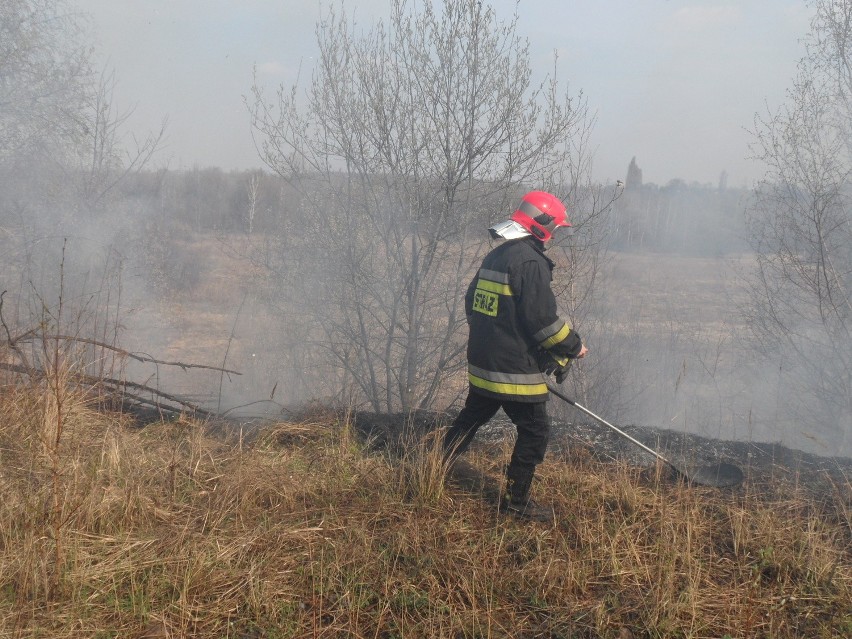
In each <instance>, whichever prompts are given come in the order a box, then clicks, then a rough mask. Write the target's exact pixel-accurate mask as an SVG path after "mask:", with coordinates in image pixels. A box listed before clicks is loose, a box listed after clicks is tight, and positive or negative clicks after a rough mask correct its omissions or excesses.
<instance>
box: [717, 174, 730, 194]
mask: <svg viewBox="0 0 852 639" xmlns="http://www.w3.org/2000/svg"><path fill="white" fill-rule="evenodd" d="M727 188H728V172H727V171H722V174H721V175H720V176H719V190H720V191H724V190H725V189H727Z"/></svg>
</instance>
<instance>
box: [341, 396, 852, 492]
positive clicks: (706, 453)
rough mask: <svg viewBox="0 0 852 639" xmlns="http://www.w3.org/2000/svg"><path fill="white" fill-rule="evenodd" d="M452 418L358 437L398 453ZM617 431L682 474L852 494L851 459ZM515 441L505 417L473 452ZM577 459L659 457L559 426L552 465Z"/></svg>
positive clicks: (368, 427)
mask: <svg viewBox="0 0 852 639" xmlns="http://www.w3.org/2000/svg"><path fill="white" fill-rule="evenodd" d="M452 418H453V415H448V414H442V413H432V412H415V413H412V414H411V415H406V414H376V413H367V412H361V413H356V414H355V415H354V423H355V428H356V431H357V432H358V433H359V434H360V436H361V437H362V438H363V439H364V441H366V442H368V443H369V444H370V445H371V446H372V447H374V448H377V449H385V448H386V449H390V450H392V451H393V450H400V449H403V448H405V447H406V446H407V445H410V442H412V441H416V439H417V438H418V437H421V436H423V435H425V434H427V433H429V432H432V431H434V430H436V429H439V428H443V427H446V426H447V425H449V424H450V423H451V422H452ZM618 427H619V428H620V429H621V430H622V431H624V432H625V433H627V434H628V435H630V436H631V437H633V438H634V439H637V440H638V441H640V442H642V443H643V444H645V445H646V446H648V447H650V448H652V449H653V450H656V451H657V452H659V453H660V454H662V455H663V456H664V457H666V458H667V459H668V460H669V461H671V462H672V463H673V464H675V465H676V466H677V467H678V468H689V467H692V466H700V465H702V464H716V463H729V464H734V465H736V466H738V467H739V468H740V469H741V470H742V471H743V473H744V475H745V481H746V482H747V483H749V484H752V485H768V484H770V483H775V484H778V483H784V484H792V485H796V486H802V487H806V488H809V489H810V490H814V491H821V490H824V489H825V490H840V491H841V492H846V493H852V459H850V458H847V457H822V456H818V455H814V454H811V453H807V452H803V451H799V450H794V449H791V448H787V447H785V446H783V445H781V444H779V443H759V442H745V441H724V440H716V439H710V438H707V437H702V436H700V435H694V434H689V433H683V432H678V431H673V430H664V429H656V428H652V427H647V426H622V425H619V426H618ZM514 435H515V429H514V426H513V425H512V423H511V421H510V420H509V419H508V417H506V416H505V415H504V414H503V413H502V411H501V412H499V413H498V414H497V415H496V416H495V417H494V419H492V420H491V421H490V422H489V423H488V424H486V425H485V426H483V427H482V428H480V429H479V431H478V432H477V435H476V440H475V441H474V446H476V445H494V444H500V443H502V442H504V441H506V439H507V438H513V437H514ZM578 453H581V454H584V455H585V454H587V455H590V456H591V457H593V458H594V459H596V460H598V461H601V462H611V463H623V464H627V465H630V466H635V467H637V468H653V467H655V466H656V465H657V459H656V458H655V456H654V455H652V454H651V453H648V452H646V451H644V450H643V449H642V448H640V447H639V446H637V445H636V444H634V443H633V442H631V441H629V440H628V439H627V438H625V437H623V436H621V435H619V434H618V433H616V432H614V431H612V430H611V429H609V428H607V427H605V426H603V425H600V424H597V423H596V422H593V421H591V420H589V421H582V420H579V421H576V422H573V423H567V422H554V423H553V429H552V434H551V441H550V445H549V447H548V453H547V455H548V459H550V460H552V459H570V458H571V456H572V455H576V454H578ZM545 463H547V460H545ZM850 497H852V495H850Z"/></svg>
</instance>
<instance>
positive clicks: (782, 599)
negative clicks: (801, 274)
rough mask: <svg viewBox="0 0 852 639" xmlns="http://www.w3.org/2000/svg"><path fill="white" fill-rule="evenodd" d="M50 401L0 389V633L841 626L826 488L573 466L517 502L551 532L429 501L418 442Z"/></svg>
mask: <svg viewBox="0 0 852 639" xmlns="http://www.w3.org/2000/svg"><path fill="white" fill-rule="evenodd" d="M51 393H53V394H54V395H55V390H54V391H51V390H50V388H48V387H45V388H19V387H15V386H5V387H2V388H0V490H2V497H3V499H2V503H0V637H53V638H57V639H62V638H66V637H68V638H70V637H100V638H107V637H139V638H141V637H147V638H149V639H151V638H155V637H156V638H165V637H194V638H204V637H211V638H212V637H216V638H222V637H232V638H239V639H258V638H260V637H268V638H270V639H272V638H284V637H338V636H340V637H343V636H346V637H384V638H388V639H389V638H391V637H453V638H456V637H575V638H576V637H613V638H615V637H626V636H633V637H635V638H636V639H640V638H643V637H649V638H650V637H694V638H699V637H715V638H721V637H724V636H726V635H729V636H730V637H773V638H785V637H812V638H816V637H826V638H828V637H841V636H849V634H850V632H852V613H850V606H849V602H850V601H852V561H850V559H852V555H850V553H851V552H852V533H850V522H849V519H848V515H849V504H850V491H851V490H852V489H850V486H849V484H848V483H847V484H846V485H845V486H838V487H837V490H836V494H835V495H833V496H825V498H824V499H821V500H816V499H813V498H810V497H807V496H805V493H804V492H802V491H798V490H794V489H789V490H788V489H787V487H779V486H774V487H772V490H763V489H762V488H761V487H756V486H744V487H742V489H738V490H736V491H733V492H721V491H714V490H711V489H690V488H687V487H685V486H682V485H679V484H672V483H668V482H666V481H664V480H661V479H660V478H655V477H650V478H649V477H647V476H645V475H642V474H640V473H637V472H635V471H633V470H631V469H629V468H625V467H619V466H613V465H601V464H598V463H596V462H593V461H592V460H590V459H588V458H584V457H582V456H580V455H577V456H576V458H575V459H573V460H572V461H571V462H570V463H556V462H548V463H545V464H544V465H543V466H542V467H541V473H540V476H541V479H540V481H539V482H538V483H537V484H536V488H535V491H536V494H537V496H538V497H541V498H542V500H543V501H551V502H552V503H553V504H554V505H555V508H556V510H557V512H558V513H559V521H558V522H557V523H556V524H554V525H552V526H542V525H537V524H535V525H533V524H530V525H523V524H521V523H519V522H517V521H516V520H513V519H506V518H502V517H500V516H498V515H497V514H496V513H495V512H494V511H493V507H492V506H491V505H488V504H487V503H486V502H485V501H483V500H480V499H478V498H477V496H476V495H472V494H467V493H464V492H462V491H461V490H459V489H457V488H453V486H451V485H446V486H445V485H444V484H443V483H442V481H441V473H440V464H439V462H438V461H437V460H436V458H435V455H434V453H432V452H431V449H430V445H429V444H430V442H429V440H428V439H427V441H425V442H422V443H419V444H416V445H413V446H412V448H411V449H410V450H411V452H410V454H408V455H406V456H404V458H403V459H398V458H391V457H389V456H387V455H381V454H378V453H374V452H372V453H371V452H368V451H367V449H366V448H365V447H363V446H362V445H361V444H360V443H359V442H358V441H357V440H356V438H355V437H354V436H353V434H352V433H353V429H352V428H351V427H350V425H349V422H348V420H346V419H336V418H335V417H334V416H320V417H317V418H316V419H314V420H309V421H301V422H299V423H280V424H277V425H275V426H270V427H268V428H267V429H265V430H264V431H262V432H261V433H259V436H257V437H253V438H252V439H251V443H249V442H248V441H247V440H246V439H244V438H240V437H239V436H234V437H232V438H230V439H228V440H226V439H223V438H221V437H214V436H213V435H212V434H211V432H210V431H208V429H206V428H205V427H204V425H202V424H199V423H196V422H193V421H191V420H178V421H175V422H172V423H161V424H155V425H152V426H148V427H146V428H144V429H140V428H136V427H134V426H133V425H132V424H130V423H129V422H128V421H127V420H126V419H125V418H123V417H121V416H114V415H102V414H97V413H95V412H92V411H90V410H88V409H87V407H86V405H85V403H84V402H83V398H82V397H79V396H75V395H74V394H73V393H69V394H68V395H65V396H63V397H62V400H63V401H61V402H60V405H61V406H62V411H61V414H60V415H59V416H58V417H57V414H56V411H55V410H54V409H55V406H56V401H55V397H53V398H52V395H51ZM59 423H61V427H62V428H61V433H60V437H59V438H58V442H57V443H56V445H55V446H54V445H53V444H51V442H56V437H54V439H51V436H55V435H56V430H55V426H56V424H59ZM51 428H53V429H54V430H51ZM470 459H471V461H472V462H473V463H474V464H475V465H476V466H478V467H480V468H483V469H486V470H493V469H495V468H499V466H500V464H501V463H502V459H503V458H502V457H501V456H500V455H495V454H494V453H493V451H492V452H489V451H487V450H479V451H478V452H477V451H474V452H473V453H472V455H471V458H470Z"/></svg>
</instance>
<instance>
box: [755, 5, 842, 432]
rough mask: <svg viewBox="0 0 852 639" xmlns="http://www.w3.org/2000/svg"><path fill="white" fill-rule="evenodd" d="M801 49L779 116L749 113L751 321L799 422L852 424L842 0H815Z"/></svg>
mask: <svg viewBox="0 0 852 639" xmlns="http://www.w3.org/2000/svg"><path fill="white" fill-rule="evenodd" d="M814 7H815V9H816V12H815V17H814V18H813V21H812V23H811V31H810V33H809V35H808V38H807V40H806V42H807V45H808V46H807V54H806V56H805V58H804V59H803V60H802V61H801V63H800V65H799V71H798V74H797V77H796V79H795V81H794V83H793V85H792V87H791V88H790V89H789V90H788V97H787V103H786V104H785V105H784V106H783V108H781V109H780V110H779V112H778V113H774V114H769V115H766V116H762V117H757V118H756V120H755V131H754V145H753V148H754V150H755V154H756V156H757V157H758V158H760V159H761V160H763V161H764V162H765V163H766V164H767V166H768V167H769V168H768V172H767V175H766V177H765V179H764V180H763V181H762V182H761V183H760V184H759V186H758V188H757V190H756V193H755V197H754V200H753V203H752V206H751V207H750V210H749V223H750V236H751V240H752V244H753V246H754V249H755V251H756V252H757V272H756V275H755V276H754V277H753V279H752V281H751V283H750V284H751V293H752V296H751V307H750V309H749V311H750V312H749V320H750V325H751V327H752V329H753V332H754V335H755V336H756V338H757V340H758V342H759V344H760V345H761V347H762V348H763V350H764V352H765V353H766V354H769V355H772V356H774V357H777V358H778V359H779V360H780V364H779V369H780V375H781V381H782V383H783V385H784V387H786V388H789V389H790V393H788V394H787V398H786V404H785V408H786V409H787V410H788V411H790V413H791V414H792V415H794V416H795V417H796V418H797V420H798V421H799V423H800V424H803V425H813V424H814V422H818V423H819V424H820V425H821V426H822V431H823V432H825V430H827V429H831V428H832V427H834V431H835V433H836V439H837V441H836V442H832V443H833V444H838V443H839V444H841V445H842V444H843V442H844V441H846V440H847V439H848V437H849V428H848V424H850V423H852V335H850V330H852V300H850V287H852V219H851V218H852V215H851V214H850V211H852V206H850V205H852V202H850V195H852V183H850V177H851V176H852V154H850V151H852V135H850V133H852V131H850V128H849V126H850V124H849V123H850V122H852V64H850V63H852V60H850V57H849V50H850V47H852V2H849V1H848V0H846V1H842V2H838V1H830V0H819V1H818V2H816V3H814Z"/></svg>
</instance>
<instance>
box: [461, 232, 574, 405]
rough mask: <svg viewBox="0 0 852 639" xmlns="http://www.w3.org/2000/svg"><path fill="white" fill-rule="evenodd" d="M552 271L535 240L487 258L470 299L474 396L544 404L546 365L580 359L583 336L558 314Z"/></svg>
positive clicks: (469, 357) (501, 247) (512, 242)
mask: <svg viewBox="0 0 852 639" xmlns="http://www.w3.org/2000/svg"><path fill="white" fill-rule="evenodd" d="M553 266H554V264H553V262H552V261H551V260H550V259H549V258H548V257H547V256H545V255H544V253H543V251H542V250H541V248H540V245H539V244H538V242H537V241H536V240H534V239H532V238H521V239H517V240H508V241H506V242H504V243H503V244H500V245H499V246H497V247H496V248H495V249H493V250H492V251H491V252H490V253H489V254H488V255H486V256H485V259H484V260H483V262H482V266H481V267H480V268H479V271H478V273H477V274H476V276H475V277H474V278H473V281H472V282H471V283H470V286H469V287H468V290H467V294H466V295H465V311H466V312H467V321H468V325H469V329H470V337H469V339H468V345H467V361H468V380H469V381H470V390H471V392H474V393H478V394H480V395H485V396H487V397H493V398H495V399H500V400H511V401H520V402H543V401H545V400H547V395H548V393H547V386H546V384H545V377H544V375H543V374H542V370H543V368H544V365H545V362H547V361H548V360H549V361H550V363H552V361H553V360H554V359H555V360H557V361H559V362H560V363H562V364H565V363H567V360H568V359H569V358H574V357H576V356H577V355H578V354H579V352H580V349H581V347H582V342H581V341H580V336H579V335H578V334H577V333H576V332H574V331H572V330H571V327H570V326H568V324H567V323H566V322H564V321H563V320H561V319H560V318H559V315H558V314H557V310H556V298H555V297H554V295H553V291H552V290H551V288H550V284H551V281H552V280H553Z"/></svg>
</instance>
